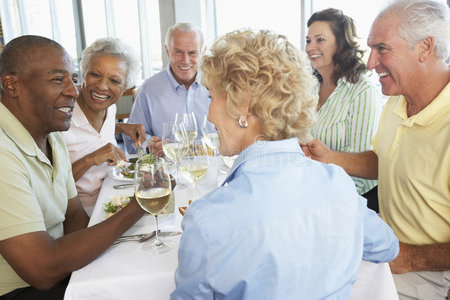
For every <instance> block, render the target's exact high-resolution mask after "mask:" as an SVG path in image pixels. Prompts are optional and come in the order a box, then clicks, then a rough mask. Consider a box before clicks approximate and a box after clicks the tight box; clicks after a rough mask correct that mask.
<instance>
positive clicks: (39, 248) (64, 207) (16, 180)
mask: <svg viewBox="0 0 450 300" xmlns="http://www.w3.org/2000/svg"><path fill="white" fill-rule="evenodd" d="M0 78H1V91H0V92H1V102H0V162H1V165H2V167H1V168H0V191H1V192H2V195H1V197H0V298H1V299H2V300H3V299H6V300H9V299H46V300H47V299H62V298H63V296H64V291H65V285H67V280H64V279H65V278H67V277H68V276H69V275H70V273H71V272H72V271H74V270H77V269H79V268H81V267H83V266H85V265H87V264H88V263H90V262H91V261H93V260H94V259H95V258H96V257H98V256H99V255H100V254H101V253H102V252H103V251H105V250H106V249H108V247H109V246H110V245H111V243H112V242H113V241H114V240H116V239H117V238H118V237H119V236H120V235H121V234H122V233H123V232H125V231H126V230H127V229H128V228H130V227H131V226H132V225H133V224H134V223H135V222H136V221H137V220H139V219H140V218H141V217H142V216H143V215H144V210H142V209H141V208H140V207H139V205H138V204H137V202H136V201H135V200H133V201H131V202H130V204H129V205H127V206H126V207H125V208H124V209H122V210H121V211H120V212H119V213H117V214H116V215H114V216H113V217H111V218H109V219H108V220H106V221H104V222H102V223H100V224H97V225H95V226H92V227H90V228H87V229H86V226H87V224H88V221H89V218H88V216H87V215H86V212H85V211H84V209H83V208H82V206H81V203H80V200H79V198H78V195H77V191H76V188H75V182H74V179H73V177H72V170H71V164H70V160H69V153H68V151H67V148H66V146H65V144H64V141H63V139H62V137H61V135H60V133H59V132H57V131H64V130H67V129H68V128H69V125H70V119H71V117H72V112H73V107H74V104H75V99H76V98H77V97H78V91H77V88H76V86H75V83H76V82H77V78H78V77H77V74H76V73H75V71H74V65H73V61H72V59H71V57H70V56H69V54H68V53H67V52H66V51H65V50H64V48H63V47H61V46H60V45H59V44H58V43H56V42H54V41H52V40H50V39H47V38H44V37H40V36H21V37H18V38H16V39H13V40H12V41H10V42H9V43H8V44H7V45H6V46H5V48H4V49H3V51H2V53H1V54H0ZM61 281H63V283H61Z"/></svg>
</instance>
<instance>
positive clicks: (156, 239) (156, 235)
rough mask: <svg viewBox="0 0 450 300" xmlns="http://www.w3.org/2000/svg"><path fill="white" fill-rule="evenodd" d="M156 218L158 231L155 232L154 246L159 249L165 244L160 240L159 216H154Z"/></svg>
mask: <svg viewBox="0 0 450 300" xmlns="http://www.w3.org/2000/svg"><path fill="white" fill-rule="evenodd" d="M153 216H154V217H155V222H156V231H155V242H154V243H153V245H154V246H155V247H157V248H159V247H161V246H162V245H163V243H162V242H161V240H160V239H159V235H158V233H159V227H158V215H153Z"/></svg>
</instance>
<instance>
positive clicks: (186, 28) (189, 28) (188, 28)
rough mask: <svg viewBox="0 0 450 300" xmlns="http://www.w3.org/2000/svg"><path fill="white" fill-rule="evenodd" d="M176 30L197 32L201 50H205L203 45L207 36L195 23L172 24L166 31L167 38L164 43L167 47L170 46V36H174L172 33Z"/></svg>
mask: <svg viewBox="0 0 450 300" xmlns="http://www.w3.org/2000/svg"><path fill="white" fill-rule="evenodd" d="M175 30H179V31H181V32H196V33H197V35H198V37H199V38H200V50H203V47H204V45H205V37H204V35H203V32H202V30H201V29H200V28H199V27H198V26H197V25H195V24H193V23H187V22H186V23H176V24H175V25H173V26H171V27H170V28H169V29H167V33H166V40H165V41H164V44H165V45H166V47H167V48H169V42H170V38H171V37H172V33H173V32H174V31H175Z"/></svg>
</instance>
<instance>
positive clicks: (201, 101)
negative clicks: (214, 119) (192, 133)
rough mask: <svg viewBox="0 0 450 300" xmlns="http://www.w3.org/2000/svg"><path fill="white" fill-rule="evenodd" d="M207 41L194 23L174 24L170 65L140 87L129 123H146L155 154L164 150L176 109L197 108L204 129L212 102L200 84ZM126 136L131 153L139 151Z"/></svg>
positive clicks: (169, 44)
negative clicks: (200, 64)
mask: <svg viewBox="0 0 450 300" xmlns="http://www.w3.org/2000/svg"><path fill="white" fill-rule="evenodd" d="M204 44H205V43H204V38H203V33H202V32H201V30H200V29H199V28H198V27H197V26H195V25H194V24H191V23H177V24H175V25H174V26H172V27H170V28H169V30H168V31H167V35H166V41H165V49H166V54H167V56H168V57H169V60H170V66H169V67H168V68H167V69H165V70H163V71H161V72H159V73H158V74H156V75H154V76H152V77H150V78H148V79H147V80H145V81H144V83H143V84H142V86H141V87H140V89H139V92H138V94H137V97H136V100H135V102H134V104H133V108H132V110H131V114H130V118H129V119H128V123H132V124H137V123H140V124H143V125H144V127H145V131H146V135H147V141H149V139H150V142H148V144H149V150H150V151H152V152H154V153H155V154H161V153H162V148H161V141H160V137H161V132H162V126H163V122H170V121H174V120H175V114H176V113H186V112H194V114H195V117H196V120H197V127H198V130H199V131H200V128H201V124H202V123H201V122H202V119H203V116H204V115H206V114H207V113H208V107H209V102H210V98H209V93H208V90H207V89H206V88H205V87H204V86H202V85H201V84H200V82H199V79H200V77H199V76H198V74H197V64H198V60H199V59H200V57H201V55H202V54H203V52H204V50H205V45H204ZM198 136H201V135H200V132H199V133H198ZM123 139H124V142H125V146H126V149H127V151H128V153H136V149H135V148H134V145H133V143H132V141H131V139H130V138H129V137H128V136H125V135H124V136H123Z"/></svg>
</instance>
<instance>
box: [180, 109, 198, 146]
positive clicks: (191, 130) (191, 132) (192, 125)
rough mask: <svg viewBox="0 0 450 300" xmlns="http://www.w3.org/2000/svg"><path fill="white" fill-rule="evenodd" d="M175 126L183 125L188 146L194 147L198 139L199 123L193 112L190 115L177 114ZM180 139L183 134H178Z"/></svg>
mask: <svg viewBox="0 0 450 300" xmlns="http://www.w3.org/2000/svg"><path fill="white" fill-rule="evenodd" d="M175 124H177V125H179V124H182V125H183V126H184V129H185V130H186V136H185V138H187V143H188V145H192V144H193V143H194V141H195V139H196V138H197V129H198V128H197V121H196V120H195V115H194V113H193V112H190V113H183V114H180V113H177V114H176V115H175ZM176 134H177V135H179V138H182V136H181V133H180V132H177V133H176Z"/></svg>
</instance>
